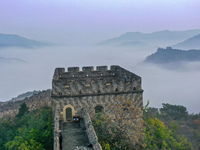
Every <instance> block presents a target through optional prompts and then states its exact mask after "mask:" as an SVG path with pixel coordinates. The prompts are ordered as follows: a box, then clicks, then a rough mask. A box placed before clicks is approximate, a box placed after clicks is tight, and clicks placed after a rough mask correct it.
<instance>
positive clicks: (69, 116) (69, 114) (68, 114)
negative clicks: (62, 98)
mask: <svg viewBox="0 0 200 150" xmlns="http://www.w3.org/2000/svg"><path fill="white" fill-rule="evenodd" d="M66 120H67V121H72V109H71V108H70V107H68V108H66Z"/></svg>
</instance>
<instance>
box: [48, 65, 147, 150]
mask: <svg viewBox="0 0 200 150" xmlns="http://www.w3.org/2000/svg"><path fill="white" fill-rule="evenodd" d="M107 68H108V67H107V66H98V67H97V69H96V70H94V67H91V66H90V67H83V68H82V71H79V68H78V67H70V68H68V72H65V69H64V68H56V69H55V72H54V76H53V81H52V95H51V96H52V110H53V117H54V118H55V117H56V116H55V112H56V111H58V112H59V114H60V117H59V119H60V120H62V121H63V122H67V119H66V118H67V115H69V114H71V115H72V117H73V116H75V115H76V116H79V117H80V118H83V119H84V125H85V128H86V131H87V137H88V138H89V141H90V142H91V143H93V148H94V149H95V150H100V149H101V146H100V145H99V144H98V138H97V137H96V133H95V131H94V128H93V126H92V125H91V124H90V122H91V120H90V116H92V115H94V114H95V111H98V112H99V111H104V112H105V113H106V114H109V115H111V116H112V115H114V114H115V112H113V110H111V109H109V105H111V104H123V101H122V99H123V100H132V101H133V102H134V105H135V107H140V108H142V106H143V98H142V93H143V90H142V88H141V77H139V76H137V75H135V74H134V73H131V72H129V71H127V70H125V69H124V68H122V67H120V66H111V67H110V70H108V69H107ZM67 108H70V110H71V111H72V112H71V113H67V112H66V109H67ZM83 108H84V110H85V112H87V113H85V112H84V111H83V112H82V110H83ZM97 108H98V109H97ZM68 110H69V109H68ZM87 114H88V115H87ZM82 128H84V127H82ZM93 131H94V132H93ZM93 133H95V134H93ZM95 147H96V148H95Z"/></svg>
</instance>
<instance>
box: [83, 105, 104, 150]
mask: <svg viewBox="0 0 200 150" xmlns="http://www.w3.org/2000/svg"><path fill="white" fill-rule="evenodd" d="M82 116H83V121H84V124H85V128H86V133H87V136H88V139H89V142H90V143H91V144H92V146H93V149H94V150H102V147H101V145H100V144H99V142H98V137H97V135H96V132H95V130H94V127H93V125H92V121H91V119H90V116H89V114H88V112H87V109H86V108H82Z"/></svg>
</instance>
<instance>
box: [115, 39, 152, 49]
mask: <svg viewBox="0 0 200 150" xmlns="http://www.w3.org/2000/svg"><path fill="white" fill-rule="evenodd" d="M117 46H120V47H134V48H140V47H147V46H149V45H148V44H146V43H143V42H140V41H133V42H124V43H121V44H119V45H117Z"/></svg>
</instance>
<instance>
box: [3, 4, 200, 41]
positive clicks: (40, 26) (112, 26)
mask: <svg viewBox="0 0 200 150" xmlns="http://www.w3.org/2000/svg"><path fill="white" fill-rule="evenodd" d="M199 14H200V1H199V0H56V1H55V0H1V1H0V33H9V34H18V35H21V36H24V37H27V38H32V39H38V40H45V41H51V42H56V43H65V44H67V43H68V44H80V43H81V44H94V43H96V42H99V41H102V40H105V39H108V38H113V37H116V36H119V35H121V34H123V33H125V32H134V31H140V32H153V31H158V30H165V29H169V30H187V29H198V28H199V27H200V15H199Z"/></svg>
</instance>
